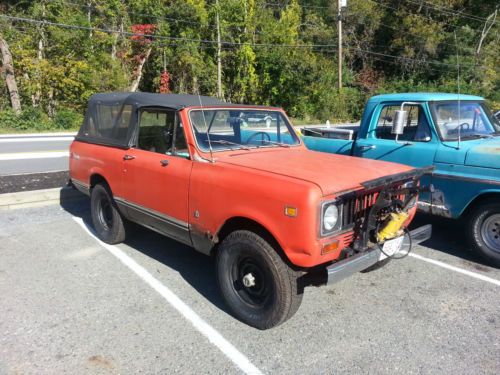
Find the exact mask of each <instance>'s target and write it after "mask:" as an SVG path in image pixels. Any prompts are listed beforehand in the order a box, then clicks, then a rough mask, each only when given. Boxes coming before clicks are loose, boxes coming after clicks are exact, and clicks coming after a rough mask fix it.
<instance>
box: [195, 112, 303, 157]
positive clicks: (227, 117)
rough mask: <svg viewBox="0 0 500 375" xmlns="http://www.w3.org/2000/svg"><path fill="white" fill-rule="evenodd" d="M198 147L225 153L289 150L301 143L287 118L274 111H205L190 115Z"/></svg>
mask: <svg viewBox="0 0 500 375" xmlns="http://www.w3.org/2000/svg"><path fill="white" fill-rule="evenodd" d="M190 118H191V123H192V125H193V130H194V134H195V136H196V142H197V143H198V147H199V148H200V149H201V150H202V151H209V150H210V146H211V147H212V151H225V150H235V149H244V150H247V149H250V148H257V147H290V146H291V145H298V144H299V143H300V141H299V139H298V137H297V135H296V134H295V132H294V130H293V128H292V126H291V125H290V124H289V123H288V121H287V119H286V118H285V116H283V115H282V114H281V113H280V112H278V111H272V110H254V109H250V110H245V109H204V110H192V111H191V112H190Z"/></svg>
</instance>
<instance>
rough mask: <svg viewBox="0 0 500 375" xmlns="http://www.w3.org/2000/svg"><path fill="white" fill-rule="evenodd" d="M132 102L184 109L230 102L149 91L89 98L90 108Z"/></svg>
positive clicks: (136, 105)
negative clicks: (95, 105) (97, 105)
mask: <svg viewBox="0 0 500 375" xmlns="http://www.w3.org/2000/svg"><path fill="white" fill-rule="evenodd" d="M114 103H117V104H118V103H120V104H130V105H133V106H134V107H136V108H141V107H164V108H171V109H176V110H179V109H182V108H186V107H193V106H212V105H227V104H228V103H226V102H224V101H222V100H220V99H217V98H213V97H210V96H198V95H187V94H154V93H149V92H113V93H106V94H102V93H99V94H94V95H92V96H91V97H90V99H89V108H90V107H91V106H92V105H93V104H108V105H109V104H114Z"/></svg>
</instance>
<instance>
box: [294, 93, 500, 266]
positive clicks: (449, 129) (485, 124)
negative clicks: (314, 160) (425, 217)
mask: <svg viewBox="0 0 500 375" xmlns="http://www.w3.org/2000/svg"><path fill="white" fill-rule="evenodd" d="M302 133H303V135H304V137H303V139H304V142H305V144H306V146H307V147H308V148H310V149H312V150H316V151H323V152H330V153H338V154H345V155H354V156H359V157H363V158H370V159H380V160H387V161H393V162H398V163H403V164H408V165H411V166H414V167H424V166H429V165H433V166H434V167H435V169H434V172H433V173H432V175H428V176H426V177H424V178H423V179H422V182H421V183H422V184H428V185H430V184H432V186H433V187H434V189H431V190H432V191H429V192H426V193H422V194H421V196H420V202H419V209H420V210H422V211H425V212H427V213H431V214H434V215H439V216H444V217H448V218H455V219H463V220H464V222H465V227H466V232H467V238H468V239H469V242H470V246H471V247H472V249H473V250H474V251H476V252H477V253H478V254H479V255H481V256H482V257H483V258H484V259H485V260H486V261H488V262H489V263H490V264H493V265H495V266H497V267H499V266H500V122H499V120H497V119H496V118H495V117H494V116H493V115H492V113H491V112H490V110H489V109H488V108H487V106H486V105H485V101H484V99H483V98H481V97H479V96H472V95H457V94H443V93H406V94H387V95H378V96H374V97H372V98H371V99H370V100H369V101H368V103H367V105H366V108H365V111H364V114H363V118H362V120H361V123H360V125H359V126H345V127H337V126H335V127H329V126H320V127H312V128H304V129H303V130H302Z"/></svg>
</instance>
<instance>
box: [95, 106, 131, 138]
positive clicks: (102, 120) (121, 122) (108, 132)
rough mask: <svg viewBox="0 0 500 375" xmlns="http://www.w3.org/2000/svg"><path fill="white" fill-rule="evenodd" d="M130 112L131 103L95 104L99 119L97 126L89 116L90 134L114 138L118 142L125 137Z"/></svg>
mask: <svg viewBox="0 0 500 375" xmlns="http://www.w3.org/2000/svg"><path fill="white" fill-rule="evenodd" d="M131 114H132V106H131V105H123V106H122V105H121V104H117V105H110V104H99V105H98V106H97V116H98V119H99V121H98V122H97V124H98V126H97V127H96V123H95V122H94V120H93V118H92V117H91V118H90V132H91V135H92V136H95V137H99V138H105V139H115V140H117V141H120V142H122V141H124V140H125V139H127V133H128V130H129V125H130V117H131Z"/></svg>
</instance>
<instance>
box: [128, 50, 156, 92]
mask: <svg viewBox="0 0 500 375" xmlns="http://www.w3.org/2000/svg"><path fill="white" fill-rule="evenodd" d="M151 50H152V48H151V47H148V49H147V51H146V53H145V54H144V55H143V56H142V58H141V60H140V61H139V65H138V66H137V69H136V73H135V78H134V80H133V81H132V84H131V85H130V88H129V91H132V92H135V91H137V89H138V88H139V83H141V79H142V73H143V69H144V64H146V62H147V61H148V59H149V55H151Z"/></svg>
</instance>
